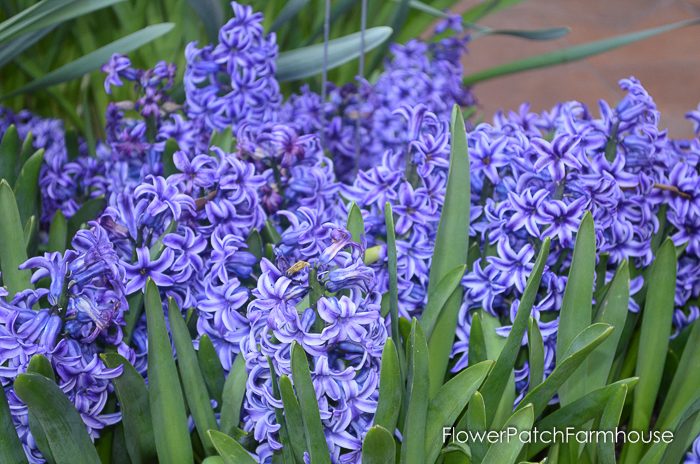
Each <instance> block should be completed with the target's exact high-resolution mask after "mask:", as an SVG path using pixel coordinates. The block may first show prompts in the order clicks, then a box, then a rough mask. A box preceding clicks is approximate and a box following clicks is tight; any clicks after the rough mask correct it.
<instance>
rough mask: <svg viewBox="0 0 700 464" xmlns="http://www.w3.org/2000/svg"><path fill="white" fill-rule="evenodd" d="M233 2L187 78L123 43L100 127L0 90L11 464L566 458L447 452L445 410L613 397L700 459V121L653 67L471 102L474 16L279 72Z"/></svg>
mask: <svg viewBox="0 0 700 464" xmlns="http://www.w3.org/2000/svg"><path fill="white" fill-rule="evenodd" d="M232 7H233V12H232V17H231V19H230V20H229V21H228V22H227V23H226V24H225V25H224V26H223V27H222V28H221V30H220V31H219V39H218V43H214V44H203V43H191V44H189V45H188V46H187V49H186V50H185V57H186V63H187V64H186V68H185V69H184V78H183V79H182V83H181V84H180V82H178V79H176V75H177V72H176V68H175V66H174V65H172V64H169V63H167V62H159V63H156V64H155V65H154V66H153V67H152V68H150V69H138V68H136V67H134V66H133V65H132V62H131V61H130V59H129V57H128V56H125V55H118V54H115V55H113V56H112V58H111V59H110V60H109V62H108V63H106V64H105V65H104V66H103V68H102V70H103V72H104V73H105V81H104V91H105V92H106V93H107V94H108V95H111V97H110V98H111V103H109V105H108V109H107V113H106V127H105V134H106V137H105V138H104V139H102V140H99V141H97V144H96V151H95V152H94V153H92V152H90V150H89V145H88V142H87V141H86V140H85V139H84V138H83V137H81V136H76V135H75V134H74V133H71V132H67V131H65V130H64V123H63V122H62V121H61V120H59V119H51V118H45V117H41V116H37V115H35V114H32V113H30V112H28V111H22V110H19V111H16V110H13V109H10V108H8V107H2V108H0V135H2V136H3V137H2V140H3V142H2V146H1V148H0V151H2V156H3V157H7V153H9V152H10V151H12V150H14V151H13V152H12V153H13V154H12V157H13V158H12V159H13V161H12V163H9V162H7V161H4V159H5V158H3V161H2V162H1V163H0V172H2V176H3V178H4V179H5V180H4V181H2V184H0V206H1V207H2V208H4V209H3V216H4V217H3V221H5V224H4V225H2V226H0V228H2V233H3V234H15V235H4V236H3V240H4V241H5V242H6V243H5V244H3V245H1V246H0V247H1V248H2V250H0V251H1V253H0V258H1V259H2V272H3V274H2V277H3V284H4V288H3V290H2V298H0V377H1V379H2V385H3V387H4V396H5V397H6V403H7V405H8V406H9V409H8V408H5V409H3V412H2V414H0V416H2V421H4V422H3V423H2V424H3V425H2V426H3V430H4V432H3V433H8V430H9V431H10V432H11V431H12V427H14V429H15V430H16V434H17V438H18V440H19V442H18V443H19V444H21V450H22V451H23V453H19V454H17V451H16V450H15V454H14V455H13V454H12V451H7V450H11V448H12V447H11V445H12V444H13V443H14V440H15V439H14V438H13V437H10V436H8V438H7V439H6V441H7V443H6V444H5V445H2V446H1V447H3V450H4V451H3V452H5V453H7V454H5V456H6V458H5V459H8V460H7V461H5V460H3V462H22V460H21V455H22V454H26V459H27V460H28V461H29V462H32V463H34V462H37V463H38V462H46V461H49V462H59V463H60V462H67V461H65V459H66V456H68V454H66V453H69V452H71V450H73V452H74V451H75V450H76V449H79V450H81V451H80V456H77V457H76V456H75V455H73V458H74V459H75V461H73V462H99V461H96V459H97V456H100V457H101V458H102V460H103V462H133V463H136V462H156V461H157V460H159V461H160V462H161V463H175V462H195V461H196V462H202V461H203V460H205V458H206V462H207V463H209V462H212V463H214V462H241V463H242V462H249V461H250V462H258V461H259V462H285V463H301V462H309V461H310V462H312V463H316V462H318V463H323V462H329V461H331V462H341V463H350V462H352V463H354V462H360V461H362V462H394V460H393V459H394V457H396V459H397V462H398V461H400V462H407V463H408V462H445V463H452V462H484V463H496V462H499V463H500V462H502V463H506V462H520V461H537V462H540V461H542V460H543V459H545V458H547V456H548V455H549V456H550V458H549V459H548V460H547V462H557V461H556V459H555V458H556V456H557V453H562V454H564V453H563V451H562V450H563V449H565V448H566V446H567V445H561V447H560V448H555V451H554V452H552V451H551V448H552V447H551V446H537V445H533V444H531V445H529V446H524V447H523V446H522V444H521V445H520V446H518V447H517V448H514V447H513V446H505V445H503V446H501V445H497V444H492V445H490V446H482V447H480V446H478V445H475V446H471V447H464V446H462V447H460V446H458V445H456V444H451V445H450V444H446V447H445V448H444V449H443V442H442V439H444V437H443V426H448V427H449V426H455V427H458V428H462V429H466V428H470V429H478V428H479V426H480V427H481V428H483V429H489V430H490V429H495V430H500V429H501V428H503V427H505V426H506V425H509V424H510V425H513V424H517V425H518V427H519V428H524V429H530V428H532V427H533V425H537V424H539V426H540V427H541V428H547V427H552V426H554V425H557V424H558V425H559V426H564V425H568V424H569V423H571V425H572V426H573V427H576V428H580V429H582V430H586V429H589V428H596V429H598V428H605V427H608V428H611V427H614V426H617V425H618V422H619V423H620V424H621V425H620V427H621V428H626V429H628V430H631V429H634V430H640V431H643V430H652V429H655V430H673V431H675V433H676V437H677V438H676V441H674V445H669V444H666V445H665V446H662V447H661V448H659V447H657V445H655V444H654V445H652V444H649V445H645V444H640V443H637V444H631V443H628V444H626V445H625V446H624V447H622V446H619V447H618V449H617V456H618V459H619V460H620V461H619V462H629V463H636V462H650V463H651V462H659V463H660V462H672V461H668V460H665V459H670V458H669V456H678V453H679V452H680V455H681V456H682V459H684V460H685V462H700V440H695V442H694V445H692V446H691V448H690V450H687V446H683V444H682V443H681V441H685V442H687V444H691V443H692V441H693V438H694V436H695V435H697V433H698V432H699V431H698V430H697V429H698V427H697V424H698V421H697V419H696V418H697V414H698V412H697V411H698V407H697V397H698V392H697V390H698V383H696V382H697V379H698V377H697V375H698V372H697V369H698V367H699V366H698V362H700V346H699V345H698V343H699V342H700V329H698V328H697V327H698V324H697V323H695V324H694V322H695V321H696V320H697V319H698V316H699V315H700V309H698V306H699V304H698V298H699V297H700V195H699V193H698V192H700V171H699V169H698V168H699V163H700V138H698V137H696V138H694V139H690V140H677V139H672V138H670V137H669V136H668V134H667V131H666V130H665V129H664V127H663V126H662V125H661V123H660V114H659V112H658V110H657V108H656V105H655V103H654V100H653V98H652V96H651V95H649V94H648V93H647V91H646V90H645V89H644V87H643V85H642V83H640V82H639V81H638V80H637V79H635V78H634V77H628V78H625V79H622V80H621V81H620V82H619V86H620V99H619V101H617V102H605V101H601V102H600V104H599V105H598V107H597V108H588V107H586V106H585V105H583V104H581V103H579V102H575V101H570V102H562V103H560V104H558V105H556V106H555V107H553V108H552V109H551V110H549V111H545V112H542V113H535V112H532V111H531V110H530V109H529V107H528V105H526V104H525V105H523V106H521V107H520V108H519V109H518V110H516V111H504V112H501V113H498V114H497V115H496V116H495V117H494V118H493V120H491V121H485V122H478V121H477V120H476V119H475V118H469V119H467V122H466V123H464V122H463V119H462V114H461V112H460V110H459V108H460V107H469V106H472V105H474V104H475V99H474V97H473V95H472V93H471V91H470V89H469V88H468V87H465V85H464V84H463V82H462V78H463V70H462V65H461V64H460V60H461V58H462V55H463V54H464V52H465V51H466V45H467V40H468V36H467V35H466V34H465V33H464V32H463V31H462V28H461V24H460V22H459V21H455V20H454V19H452V20H448V21H447V22H445V23H443V24H441V25H440V26H438V29H437V30H436V34H439V36H438V38H436V39H434V40H430V41H427V42H424V41H421V40H417V39H416V40H411V41H409V42H407V43H405V44H394V45H391V48H390V53H389V58H388V59H387V61H386V63H385V64H384V66H383V68H382V69H381V72H379V73H378V74H377V75H375V76H373V78H372V79H371V80H367V79H363V78H358V79H357V80H355V81H354V82H351V83H348V84H342V85H335V84H333V83H329V84H328V87H327V89H326V91H325V98H324V94H322V93H317V92H315V91H312V90H311V89H310V88H309V87H306V86H302V87H300V88H298V90H297V91H296V92H294V93H293V94H292V95H289V96H286V97H285V96H284V95H283V93H282V92H281V90H280V86H279V84H278V81H277V79H276V78H275V71H276V61H277V56H278V47H277V42H276V37H275V35H274V34H271V33H266V31H265V30H263V26H262V20H263V16H262V14H261V13H258V12H255V11H254V10H253V9H252V8H251V7H248V6H243V5H238V4H236V3H233V4H232ZM124 88H133V89H135V90H136V91H137V93H138V95H139V97H138V98H137V99H133V100H132V99H129V100H122V99H120V98H119V97H118V96H119V95H122V93H120V92H121V91H122V90H123V89H124ZM177 88H180V90H182V89H184V93H185V101H184V103H182V104H180V103H178V102H176V100H175V98H174V96H173V95H174V93H175V90H176V89H177ZM525 97H526V96H525ZM525 97H524V98H525ZM455 105H457V109H455V110H453V107H454V106H455ZM690 106H691V105H689V107H690ZM688 119H689V120H690V123H692V124H694V128H695V132H696V134H698V133H699V132H700V109H698V110H695V111H691V112H689V113H688ZM465 134H466V135H465ZM35 151H37V152H36V154H35V153H34V152H35ZM18 153H19V154H20V155H19V156H18V155H17V154H18ZM8 159H9V157H8ZM14 160H18V161H14ZM32 173H33V174H32ZM32 175H34V179H38V182H37V185H38V191H37V190H36V189H34V190H31V189H29V190H28V189H27V186H26V185H28V184H25V183H26V182H28V181H26V180H25V179H27V178H28V179H30V180H31V179H32V177H31V176H32ZM23 182H25V183H23ZM32 195H34V196H32ZM13 198H14V199H15V200H16V203H13V202H12V199H13ZM8 205H9V206H8ZM8 208H9V209H8ZM8 211H9V212H8ZM18 227H19V229H18ZM25 233H26V234H28V235H27V238H26V239H25V238H24V237H25V235H24V234H25ZM8 237H13V238H12V239H10V238H8ZM17 240H19V241H22V240H26V242H27V249H28V250H31V251H34V252H33V253H32V252H31V251H30V253H29V254H26V253H25V252H24V250H23V247H22V246H18V245H19V243H18V242H17ZM12 264H15V266H12ZM519 315H521V316H520V317H518V316H519ZM412 321H413V322H412ZM419 321H420V322H419ZM579 332H581V334H580V335H579ZM577 335H578V336H577ZM169 337H170V338H169ZM170 340H172V342H173V345H172V346H171V344H170ZM193 348H194V349H193ZM667 358H668V359H667ZM174 360H177V367H176V365H175V363H174ZM304 366H306V367H308V371H305V370H304V369H305V367H304ZM176 369H179V371H178V370H176ZM178 372H179V374H178ZM306 372H308V373H306ZM553 373H554V375H553ZM309 374H310V375H309ZM463 374H464V375H463ZM392 376H393V377H392ZM47 377H48V380H47ZM141 379H142V380H141ZM448 379H452V380H450V381H449V382H448ZM144 380H145V382H144ZM120 382H121V383H120ZM55 387H57V388H55ZM42 389H43V390H42ZM402 392H403V393H402ZM61 395H64V397H65V398H67V399H68V400H69V403H70V404H64V402H62V400H60V399H59V398H60V397H61ZM467 403H468V405H467ZM51 404H53V409H52V407H50V405H51ZM149 404H150V406H149ZM449 404H452V409H455V410H452V409H450V408H449V407H448V406H449ZM69 406H70V407H71V408H74V410H77V414H78V415H79V416H75V414H74V413H73V412H70V408H69ZM567 406H568V407H569V409H566V407H567ZM441 407H443V408H444V409H440V408H441ZM143 408H145V409H143ZM149 408H150V409H149ZM54 409H55V411H54ZM448 410H449V411H448ZM66 411H69V412H66ZM144 411H145V412H144ZM149 411H150V412H149ZM464 411H466V412H464ZM557 411H565V413H568V414H569V415H565V414H564V413H561V414H560V416H561V417H563V418H561V417H560V416H557V415H556V414H557ZM571 411H576V412H578V413H580V416H576V415H575V414H574V415H573V416H572V415H571V414H573V413H571ZM606 411H612V413H609V414H612V416H613V417H612V419H611V418H610V417H608V415H606V414H605V412H606ZM615 411H617V413H616V412H615ZM52 413H53V414H54V416H53V419H52V418H51V417H50V416H51V414H52ZM480 413H481V414H483V417H482V418H481V420H479V416H480ZM56 414H58V417H63V418H64V419H65V422H67V423H69V424H70V425H71V426H70V427H68V428H61V427H63V426H61V427H58V429H56V430H54V429H52V425H51V424H52V421H54V422H58V419H57V417H56ZM71 414H73V415H71ZM75 417H79V418H80V419H81V420H82V423H81V424H78V425H79V427H76V426H75V425H76V423H75ZM552 417H554V418H552ZM547 420H549V422H547ZM557 420H559V422H557ZM611 420H612V422H611ZM71 421H72V422H71ZM567 421H569V422H567ZM543 422H544V423H543ZM553 424H554V425H553ZM83 426H84V427H83ZM210 429H217V430H219V432H220V433H217V432H211V433H208V431H209V430H210ZM57 430H58V431H59V432H57ZM83 430H85V431H87V436H89V439H86V438H85V436H84V435H85V434H84V432H83ZM67 431H69V432H70V434H68V435H65V434H67V433H68V432H67ZM370 431H371V432H370ZM368 432H370V434H368ZM56 433H63V434H64V440H59V441H58V442H57V441H56ZM227 436H228V437H227ZM678 437H680V438H678ZM324 438H325V443H324ZM433 439H434V440H433ZM85 440H87V445H89V444H90V443H89V442H90V440H92V441H93V442H94V443H96V445H97V448H96V449H97V451H95V448H91V447H87V445H86V441H85ZM431 440H432V441H431ZM363 443H364V446H363ZM368 443H369V444H368ZM285 445H286V446H285ZM326 445H327V446H326ZM71 446H75V447H78V448H71ZM557 446H558V445H557ZM674 446H675V447H674ZM80 447H82V448H80ZM105 447H107V448H105ZM679 447H680V448H681V449H680V451H679V450H678V448H679ZM465 448H466V449H465ZM18 449H19V448H18ZM105 449H108V450H107V451H106V450H105ZM363 449H364V451H363ZM441 449H443V451H442V453H441ZM566 449H568V450H569V451H568V452H569V453H570V454H569V458H568V459H569V460H565V459H564V458H563V457H562V458H560V460H559V462H574V461H575V460H578V457H577V458H576V459H574V458H572V457H571V456H572V455H575V456H579V455H580V456H581V457H580V459H583V460H584V462H591V463H594V462H599V463H604V462H614V460H615V456H616V450H615V446H614V445H609V446H599V447H596V445H595V444H594V445H593V446H592V447H591V446H580V447H576V446H568V448H566ZM572 449H573V451H571V450H572ZM326 450H327V451H326ZM47 453H49V454H47ZM241 453H242V454H241ZM363 453H364V454H363ZM552 453H554V454H552ZM571 453H578V454H571ZM664 453H675V454H670V455H669V454H664ZM11 456H15V459H17V461H11V458H10V457H11ZM105 456H109V457H108V458H105ZM216 456H220V457H218V458H217V457H216ZM363 456H364V458H363ZM552 456H554V457H552ZM643 456H644V459H646V460H644V461H642V459H643ZM207 457H208V458H207ZM110 459H111V461H110ZM218 459H222V461H218ZM516 459H517V460H516ZM605 459H608V460H605ZM609 459H612V461H610V460H609ZM251 460H252V461H251Z"/></svg>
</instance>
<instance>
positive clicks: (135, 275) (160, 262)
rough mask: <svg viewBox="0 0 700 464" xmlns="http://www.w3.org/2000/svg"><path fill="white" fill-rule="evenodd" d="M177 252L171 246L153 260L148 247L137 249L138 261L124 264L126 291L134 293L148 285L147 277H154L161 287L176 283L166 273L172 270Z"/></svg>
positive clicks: (154, 280)
mask: <svg viewBox="0 0 700 464" xmlns="http://www.w3.org/2000/svg"><path fill="white" fill-rule="evenodd" d="M174 260H175V253H174V252H173V250H171V249H170V248H165V249H164V250H163V254H161V255H160V257H159V258H158V259H156V260H151V254H150V251H149V249H148V248H147V247H141V248H137V249H136V263H134V264H124V269H126V279H127V284H126V293H127V294H132V293H134V292H135V291H137V290H139V289H143V288H145V286H146V279H148V278H149V277H150V278H151V279H153V282H155V284H156V285H158V286H159V287H169V286H171V285H173V284H174V283H175V281H174V280H173V278H172V277H170V276H169V275H167V274H165V272H166V271H168V270H170V268H171V266H172V264H173V261H174Z"/></svg>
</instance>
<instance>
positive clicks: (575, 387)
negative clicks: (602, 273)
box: [556, 212, 596, 405]
mask: <svg viewBox="0 0 700 464" xmlns="http://www.w3.org/2000/svg"><path fill="white" fill-rule="evenodd" d="M595 256H596V248H595V231H594V229H593V217H592V216H591V214H590V213H588V212H587V213H586V214H585V215H584V216H583V219H582V220H581V225H580V226H579V229H578V233H577V234H576V244H575V245H574V254H573V258H572V262H571V269H570V270H569V278H568V280H567V284H566V289H565V290H564V298H563V300H562V304H561V309H560V312H559V330H558V331H557V348H556V355H557V359H563V356H564V351H565V350H566V348H567V347H568V346H569V345H570V344H571V342H572V341H573V340H574V338H575V337H576V335H577V334H578V333H580V332H581V331H582V330H584V329H585V328H586V327H588V326H589V325H590V324H591V313H592V309H591V306H592V304H593V303H592V302H593V276H594V274H595ZM586 373H587V371H586V369H579V370H577V371H576V372H574V373H573V374H572V376H571V379H569V380H568V381H567V382H565V383H564V384H563V385H562V386H561V387H560V388H559V398H560V401H561V403H562V405H566V404H568V403H570V402H571V401H573V400H575V399H577V398H580V397H581V396H583V395H584V394H586V393H587V392H588V387H587V380H588V379H587V377H586Z"/></svg>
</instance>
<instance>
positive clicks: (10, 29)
mask: <svg viewBox="0 0 700 464" xmlns="http://www.w3.org/2000/svg"><path fill="white" fill-rule="evenodd" d="M122 1H124V0H43V1H41V2H39V3H37V4H36V5H33V6H31V7H30V8H27V9H25V10H23V11H22V12H20V13H19V14H17V15H15V16H13V17H11V18H9V19H7V20H6V21H3V22H2V23H0V43H2V42H4V41H6V40H8V39H11V38H12V37H16V36H18V35H21V34H28V33H31V32H34V31H38V30H39V29H44V28H47V27H51V26H54V25H56V24H60V23H63V22H65V21H68V20H70V19H73V18H77V17H79V16H83V15H85V14H87V13H90V12H92V11H95V10H99V9H102V8H105V7H108V6H111V5H114V4H115V3H119V2H122Z"/></svg>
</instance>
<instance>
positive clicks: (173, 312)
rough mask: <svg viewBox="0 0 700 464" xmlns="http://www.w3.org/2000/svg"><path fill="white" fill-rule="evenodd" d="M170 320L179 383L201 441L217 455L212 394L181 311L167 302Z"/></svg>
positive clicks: (170, 301) (216, 426) (173, 303)
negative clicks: (212, 434) (212, 433)
mask: <svg viewBox="0 0 700 464" xmlns="http://www.w3.org/2000/svg"><path fill="white" fill-rule="evenodd" d="M168 321H169V322H170V331H171V333H172V334H173V342H174V343H175V351H176V352H177V368H178V371H179V372H180V381H181V383H182V389H183V390H184V393H185V399H186V400H187V406H188V407H189V409H190V413H191V414H192V419H194V425H195V427H196V428H197V433H198V435H199V438H200V439H201V440H202V444H203V445H204V449H205V451H206V453H207V454H209V455H211V454H214V446H213V444H212V443H211V441H210V440H209V435H207V431H208V430H212V429H218V425H217V423H216V417H214V411H213V410H212V408H211V402H210V401H209V392H208V391H207V385H206V384H205V383H204V377H202V371H201V370H200V368H199V362H198V361H197V353H196V352H195V351H194V347H193V346H192V338H190V333H189V331H188V330H187V324H185V320H184V319H183V318H182V313H181V312H180V308H179V307H178V306H177V303H176V302H175V300H173V299H172V298H170V299H169V300H168Z"/></svg>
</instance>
